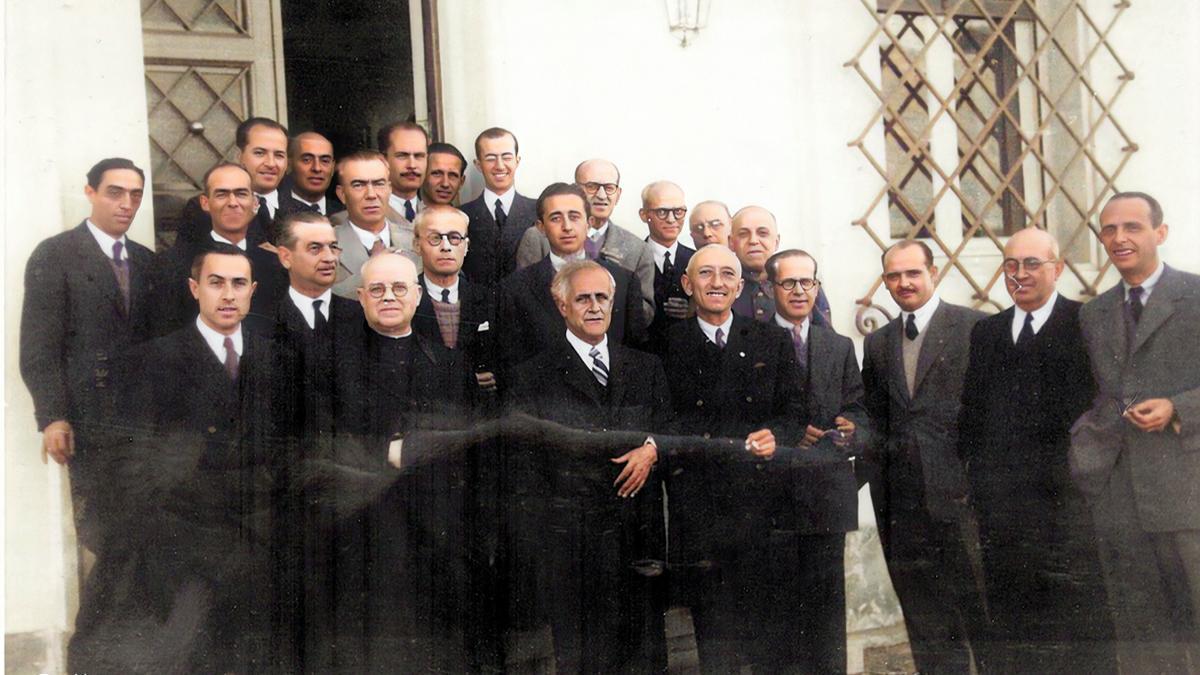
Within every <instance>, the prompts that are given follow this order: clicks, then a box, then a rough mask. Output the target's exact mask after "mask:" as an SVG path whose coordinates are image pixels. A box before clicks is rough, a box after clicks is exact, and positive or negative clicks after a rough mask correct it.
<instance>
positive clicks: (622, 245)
mask: <svg viewBox="0 0 1200 675" xmlns="http://www.w3.org/2000/svg"><path fill="white" fill-rule="evenodd" d="M680 248H681V249H682V248H683V246H682V245H681V246H680ZM689 250H690V249H689ZM548 255H550V240H549V239H546V235H544V234H542V232H541V230H539V229H537V228H536V227H531V228H529V229H527V230H525V234H524V235H523V236H522V237H521V243H520V244H519V245H518V246H517V269H522V268H525V267H529V266H530V265H533V264H535V263H537V262H538V261H540V260H541V259H542V258H545V257H546V256H548ZM597 257H599V258H603V259H604V260H607V261H609V262H611V263H615V264H616V265H617V266H618V267H620V268H621V269H624V270H628V271H629V272H630V273H631V274H633V276H634V278H635V279H637V282H638V288H639V289H640V290H641V294H642V301H643V307H642V312H643V316H644V317H645V319H646V322H647V324H648V323H649V322H650V320H651V319H652V318H654V317H655V316H657V314H656V311H655V310H656V308H655V299H656V295H655V287H654V280H655V278H656V272H655V270H656V268H655V267H654V252H653V251H652V250H651V249H650V246H649V244H647V243H646V242H644V241H642V240H641V239H638V238H637V235H635V234H633V233H632V232H630V231H629V230H626V229H625V228H623V227H621V226H620V225H617V224H616V223H614V222H612V221H609V223H608V231H607V232H605V233H604V245H603V246H601V247H600V254H599V256H597ZM680 257H683V254H682V253H680ZM677 267H678V266H677Z"/></svg>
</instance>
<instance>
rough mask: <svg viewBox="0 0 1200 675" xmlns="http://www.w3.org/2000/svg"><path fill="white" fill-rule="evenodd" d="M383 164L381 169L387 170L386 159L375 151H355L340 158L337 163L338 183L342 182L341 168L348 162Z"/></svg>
mask: <svg viewBox="0 0 1200 675" xmlns="http://www.w3.org/2000/svg"><path fill="white" fill-rule="evenodd" d="M370 161H376V162H383V168H385V169H388V168H389V167H388V163H387V157H385V156H384V155H383V153H382V152H379V151H377V150H355V151H354V152H352V153H350V154H348V155H346V156H344V157H342V158H341V159H339V160H338V162H337V172H338V182H339V183H341V182H342V178H343V174H344V172H343V170H342V169H343V168H344V167H345V166H346V165H347V164H349V163H350V162H370Z"/></svg>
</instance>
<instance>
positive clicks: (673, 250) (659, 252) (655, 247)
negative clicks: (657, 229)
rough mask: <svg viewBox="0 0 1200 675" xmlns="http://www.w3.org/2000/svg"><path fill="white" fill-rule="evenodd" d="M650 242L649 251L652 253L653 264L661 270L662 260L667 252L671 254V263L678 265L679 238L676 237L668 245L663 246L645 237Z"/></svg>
mask: <svg viewBox="0 0 1200 675" xmlns="http://www.w3.org/2000/svg"><path fill="white" fill-rule="evenodd" d="M646 242H647V243H649V244H650V252H651V253H653V254H654V266H655V267H657V268H658V271H659V272H661V271H662V268H663V260H664V257H665V255H666V254H667V253H670V254H671V264H672V265H679V240H678V239H676V240H675V241H674V242H673V243H672V244H671V245H670V246H663V245H662V244H660V243H658V242H657V241H654V240H653V239H646Z"/></svg>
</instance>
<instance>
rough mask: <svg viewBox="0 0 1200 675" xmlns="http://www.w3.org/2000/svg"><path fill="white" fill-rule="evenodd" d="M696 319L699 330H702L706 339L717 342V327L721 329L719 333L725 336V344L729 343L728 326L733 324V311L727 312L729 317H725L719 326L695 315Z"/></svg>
mask: <svg viewBox="0 0 1200 675" xmlns="http://www.w3.org/2000/svg"><path fill="white" fill-rule="evenodd" d="M696 321H697V322H698V323H699V324H700V330H702V331H704V337H706V338H708V341H709V342H711V343H713V344H714V345H715V344H717V329H718V328H720V329H721V335H723V336H725V344H729V328H730V327H731V326H733V312H730V313H729V318H728V319H725V323H722V324H721V325H719V326H716V325H713V324H711V323H709V322H707V321H705V320H704V319H701V318H700V317H698V316H697V317H696Z"/></svg>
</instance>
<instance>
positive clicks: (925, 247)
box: [879, 239, 933, 269]
mask: <svg viewBox="0 0 1200 675" xmlns="http://www.w3.org/2000/svg"><path fill="white" fill-rule="evenodd" d="M914 246H916V247H918V248H920V249H921V252H922V253H924V254H925V267H926V268H932V267H933V250H932V249H930V248H929V244H926V243H925V242H923V241H921V240H920V239H901V240H900V241H898V242H896V243H894V244H892V245H891V246H889V247H887V248H886V249H884V250H883V255H881V256H879V266H880V267H883V268H885V269H886V268H887V257H888V254H889V253H891V252H892V251H903V250H904V249H906V248H912V247H914Z"/></svg>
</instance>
